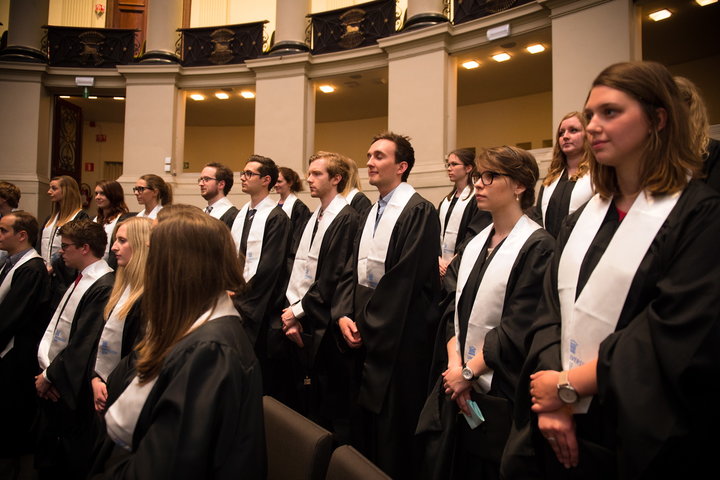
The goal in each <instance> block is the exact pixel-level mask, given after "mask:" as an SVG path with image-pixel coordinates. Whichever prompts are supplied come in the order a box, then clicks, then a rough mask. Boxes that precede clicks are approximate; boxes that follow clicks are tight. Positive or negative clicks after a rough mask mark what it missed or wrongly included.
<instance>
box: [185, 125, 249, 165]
mask: <svg viewBox="0 0 720 480" xmlns="http://www.w3.org/2000/svg"><path fill="white" fill-rule="evenodd" d="M254 135H255V128H254V127H237V126H236V127H191V126H187V127H185V155H184V161H185V162H189V163H190V166H189V168H187V169H183V172H199V171H201V170H202V167H203V165H205V164H206V163H209V162H220V163H223V164H225V165H227V166H228V167H230V168H231V169H232V170H233V171H240V170H241V169H242V168H243V167H244V166H245V160H247V158H248V157H249V156H250V155H252V154H253V153H258V154H260V155H262V152H254V151H253V137H254Z"/></svg>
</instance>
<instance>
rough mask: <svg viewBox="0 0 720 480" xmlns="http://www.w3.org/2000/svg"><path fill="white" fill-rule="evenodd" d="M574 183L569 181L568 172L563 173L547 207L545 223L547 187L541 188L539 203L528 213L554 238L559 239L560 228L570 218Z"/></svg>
mask: <svg viewBox="0 0 720 480" xmlns="http://www.w3.org/2000/svg"><path fill="white" fill-rule="evenodd" d="M575 183H576V182H574V181H571V180H569V179H568V174H567V170H565V171H564V172H563V173H562V176H561V177H560V180H558V184H557V186H556V187H555V190H554V191H553V192H552V196H551V197H550V201H548V205H547V213H546V214H545V221H544V222H543V214H542V201H543V195H544V194H545V185H543V186H541V187H540V193H539V194H538V198H537V202H536V204H535V206H534V207H532V208H530V209H529V210H528V212H527V214H528V216H529V217H530V218H532V219H533V220H535V221H536V222H537V223H538V224H539V225H540V226H541V227H543V228H545V230H547V232H548V233H549V234H550V235H552V236H553V237H557V235H558V233H559V232H560V227H562V223H563V221H564V220H565V217H567V216H568V211H569V210H570V199H571V197H572V192H573V188H575Z"/></svg>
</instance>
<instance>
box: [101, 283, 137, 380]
mask: <svg viewBox="0 0 720 480" xmlns="http://www.w3.org/2000/svg"><path fill="white" fill-rule="evenodd" d="M130 290H131V288H130V285H128V286H127V287H125V290H123V293H122V295H121V296H120V299H119V300H118V302H117V303H116V304H115V307H113V309H112V312H110V317H108V319H107V322H106V323H105V327H104V328H103V331H102V335H100V342H99V343H98V349H97V356H96V358H95V372H96V373H97V374H98V375H100V378H102V379H103V381H104V382H106V381H107V378H108V376H110V374H111V373H112V371H113V370H115V367H117V365H118V363H120V354H121V351H122V337H123V330H124V328H125V318H126V317H127V315H123V316H120V315H119V313H118V312H120V310H122V309H123V307H124V306H125V304H126V303H127V301H128V299H129V298H130Z"/></svg>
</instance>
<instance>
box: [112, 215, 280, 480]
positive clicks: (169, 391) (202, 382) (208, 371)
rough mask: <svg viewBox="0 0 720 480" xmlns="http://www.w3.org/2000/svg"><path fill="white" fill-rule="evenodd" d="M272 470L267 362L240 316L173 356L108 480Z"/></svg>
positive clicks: (212, 326) (250, 474)
mask: <svg viewBox="0 0 720 480" xmlns="http://www.w3.org/2000/svg"><path fill="white" fill-rule="evenodd" d="M283 215H285V214H284V213H283ZM159 452H161V454H159ZM265 471H266V466H265V435H264V426H263V411H262V378H261V373H260V367H259V365H258V363H257V360H256V359H255V357H254V355H253V353H252V346H251V345H250V343H249V342H248V340H247V338H246V337H245V335H244V333H243V331H242V327H240V326H239V319H238V318H237V317H222V318H219V319H216V320H213V321H211V322H208V323H206V324H205V325H203V326H201V327H200V328H198V329H197V330H196V331H195V332H192V333H190V334H189V335H188V336H186V337H185V338H184V339H183V340H181V341H180V343H179V344H177V345H176V346H175V347H174V348H173V350H172V351H171V352H170V353H169V355H168V357H167V359H166V360H165V362H164V365H163V368H162V370H161V372H160V374H159V376H158V379H157V382H156V384H155V385H154V387H153V388H152V391H151V392H150V394H149V396H148V398H147V400H146V402H145V406H144V407H143V409H142V411H141V412H140V417H139V418H138V422H137V426H136V428H135V433H134V436H133V446H132V453H131V454H130V455H129V456H126V457H124V458H122V459H121V460H120V462H119V463H117V464H115V465H113V466H111V467H110V468H108V469H107V470H106V474H105V476H104V477H103V478H113V479H159V478H173V479H178V480H180V479H188V480H190V479H193V480H194V479H200V478H214V479H228V480H230V479H236V478H250V479H261V478H265Z"/></svg>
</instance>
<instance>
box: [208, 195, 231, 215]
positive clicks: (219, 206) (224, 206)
mask: <svg viewBox="0 0 720 480" xmlns="http://www.w3.org/2000/svg"><path fill="white" fill-rule="evenodd" d="M210 206H212V210H210V213H209V214H208V215H210V216H211V217H213V218H217V219H218V220H220V217H222V216H223V215H225V212H227V211H228V210H230V209H231V208H232V207H233V204H232V202H231V201H230V199H229V198H227V197H223V198H221V199H220V200H218V201H217V202H215V203H213V204H212V205H210Z"/></svg>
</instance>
